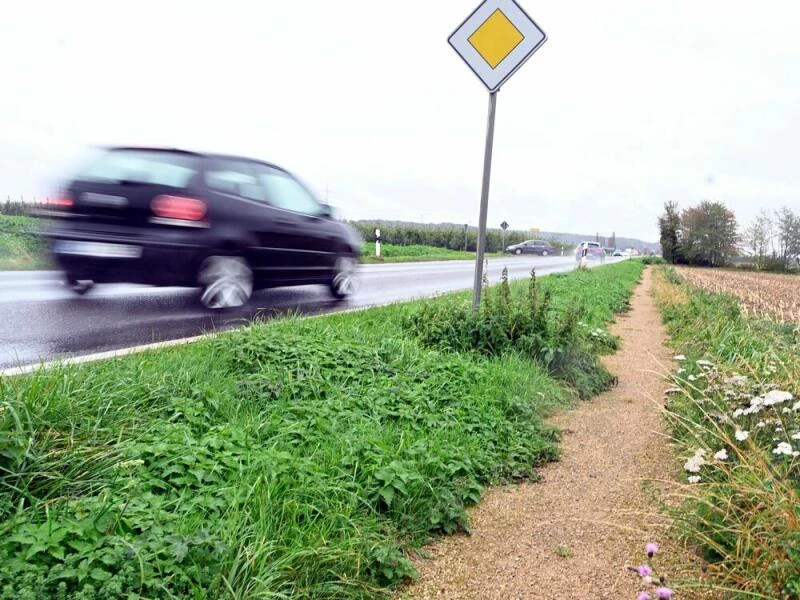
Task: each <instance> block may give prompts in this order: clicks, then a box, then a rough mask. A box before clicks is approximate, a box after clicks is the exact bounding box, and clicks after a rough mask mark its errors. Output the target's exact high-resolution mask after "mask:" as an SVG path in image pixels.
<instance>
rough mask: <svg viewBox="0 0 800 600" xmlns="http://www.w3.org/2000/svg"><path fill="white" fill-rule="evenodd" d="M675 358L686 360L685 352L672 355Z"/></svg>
mask: <svg viewBox="0 0 800 600" xmlns="http://www.w3.org/2000/svg"><path fill="white" fill-rule="evenodd" d="M672 358H673V359H674V360H686V357H685V356H684V355H683V354H678V355H676V356H673V357H672Z"/></svg>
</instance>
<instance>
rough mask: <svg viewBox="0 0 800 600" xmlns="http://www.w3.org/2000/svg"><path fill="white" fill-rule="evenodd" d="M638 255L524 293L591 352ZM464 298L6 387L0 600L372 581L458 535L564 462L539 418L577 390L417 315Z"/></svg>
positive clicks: (341, 317)
mask: <svg viewBox="0 0 800 600" xmlns="http://www.w3.org/2000/svg"><path fill="white" fill-rule="evenodd" d="M641 268H642V267H641V265H639V264H637V263H635V262H628V263H624V264H621V265H614V266H608V267H603V268H598V269H594V270H591V271H581V272H575V273H572V274H569V275H560V276H553V277H547V278H544V279H542V280H541V281H540V283H539V286H538V290H539V294H540V297H544V296H545V295H547V296H549V297H550V300H549V304H548V306H547V309H546V310H547V315H548V316H549V318H550V319H551V320H552V321H553V322H555V323H561V324H564V323H566V322H568V321H569V320H570V319H573V318H574V315H579V321H576V324H575V328H576V331H575V332H574V333H573V334H571V335H573V336H574V337H573V338H572V340H571V343H574V344H580V345H581V346H582V347H584V348H585V349H588V350H589V351H590V353H591V355H592V356H595V355H596V353H597V352H600V351H601V350H605V349H607V348H608V347H609V344H613V341H611V340H612V338H610V337H608V339H607V341H606V342H598V341H597V340H598V338H600V337H602V335H601V334H602V332H603V331H604V330H603V327H604V325H605V323H606V322H607V321H608V320H609V319H610V318H612V316H613V312H614V311H615V310H622V309H624V308H625V306H626V302H627V297H628V295H629V293H630V290H631V289H632V287H633V286H634V285H635V282H636V281H637V280H638V278H639V276H640V273H641ZM501 290H502V288H501ZM528 291H529V285H528V283H527V282H520V283H519V284H518V285H516V284H514V285H512V286H511V287H510V288H509V290H508V293H509V294H511V295H512V296H516V297H519V298H520V299H521V300H520V301H521V302H524V300H523V299H524V298H525V297H526V294H527V292H528ZM500 293H501V291H497V290H495V291H492V298H494V299H495V300H494V301H498V300H497V299H498V298H499V297H500V296H499V295H498V294H500ZM464 298H465V296H464V295H456V296H454V297H445V298H442V299H438V300H434V301H430V302H425V303H422V302H417V303H410V304H403V305H396V306H392V307H386V308H379V309H372V310H367V311H363V312H357V313H347V314H338V315H332V316H327V317H324V318H317V319H309V320H301V319H287V320H282V321H274V322H269V323H264V324H259V325H254V326H251V327H248V328H246V329H243V330H240V331H237V332H233V333H227V334H221V335H219V336H216V337H214V338H211V339H208V340H206V341H203V342H200V343H197V344H193V345H190V346H186V347H176V348H170V349H166V350H161V351H156V352H148V353H144V354H141V355H133V356H129V357H126V358H123V359H118V360H113V361H109V362H103V363H95V364H88V365H82V366H63V367H60V368H56V369H52V370H49V371H44V372H39V373H36V374H34V375H29V376H21V377H16V378H12V379H3V380H0V596H1V597H9V598H20V599H33V598H51V597H52V598H80V599H89V598H126V599H128V598H190V597H191V598H223V597H225V598H374V597H382V596H384V595H386V594H387V593H388V590H389V589H390V588H391V587H392V586H394V585H395V584H397V583H399V582H401V581H402V580H404V579H405V578H407V577H410V576H413V567H412V565H411V563H410V561H409V560H408V558H407V552H409V551H410V550H412V549H413V548H416V547H418V546H420V545H421V544H422V543H424V542H425V541H426V540H428V539H430V536H432V535H436V534H440V533H451V532H454V531H456V530H459V529H465V528H468V523H467V520H466V513H465V508H466V507H467V506H469V505H471V504H474V503H476V502H477V501H478V500H479V499H480V497H481V493H482V490H483V489H484V488H485V487H486V486H488V485H492V484H497V483H502V482H509V481H518V480H524V479H532V478H535V477H536V473H535V468H536V466H537V465H539V464H541V463H543V462H545V461H549V460H552V459H553V458H555V457H556V456H557V453H558V449H557V441H558V436H557V433H556V432H555V431H554V430H553V429H551V428H550V427H548V426H546V425H545V424H544V423H543V417H544V416H545V415H546V414H547V413H548V412H549V411H551V410H552V409H554V408H555V407H563V406H566V405H568V404H569V403H570V402H572V401H573V400H574V398H575V397H576V396H577V392H576V391H575V390H574V389H571V388H569V387H567V386H566V385H565V384H564V383H563V379H562V380H559V379H556V378H554V377H553V375H556V376H560V372H559V371H558V370H557V369H554V365H553V361H552V360H549V361H548V360H543V359H542V357H540V356H539V355H538V354H536V353H530V352H526V351H525V349H526V347H525V346H518V345H516V343H510V345H508V346H507V347H504V348H502V349H500V350H499V351H497V352H485V351H481V350H479V349H478V350H473V349H466V348H465V349H461V350H459V351H454V350H453V349H447V348H445V347H444V346H443V345H441V344H438V343H428V342H427V341H424V340H422V339H421V338H420V336H419V333H420V330H419V329H417V330H415V329H414V328H412V327H411V326H410V325H411V324H413V323H415V322H416V323H420V321H416V319H418V316H419V315H420V314H421V312H422V311H423V310H424V309H423V307H424V306H430V304H431V303H433V304H434V305H436V304H438V303H441V304H442V305H450V304H451V303H454V304H453V305H454V306H456V305H458V303H460V302H462V301H463V300H464ZM444 310H447V309H444ZM501 314H503V313H499V312H497V311H492V310H489V312H487V313H485V314H484V316H485V317H486V319H487V320H490V317H493V315H494V317H496V318H497V319H499V320H502V318H501V317H499V316H497V315H501ZM443 315H444V312H441V313H440V314H439V317H438V318H439V319H440V320H439V321H438V323H439V324H445V321H444V320H442V319H444V317H443ZM503 318H505V317H503ZM508 322H509V323H510V321H508ZM490 331H492V332H493V335H498V336H502V335H506V334H508V333H509V330H508V329H505V330H504V329H503V328H502V327H500V326H496V327H493V328H491V329H490ZM503 331H506V334H504V333H503ZM530 331H531V332H533V331H534V330H532V329H531V330H530ZM508 337H509V339H512V338H513V336H508ZM567 346H568V345H567V344H564V347H565V348H566V347H567ZM576 352H577V350H576ZM583 356H584V357H585V356H586V355H583ZM586 360H588V359H586ZM583 367H584V368H588V369H594V368H595V367H596V365H594V366H593V365H592V364H591V361H590V362H587V363H586V364H584V365H583ZM597 372H598V373H599V371H597Z"/></svg>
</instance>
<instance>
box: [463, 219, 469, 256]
mask: <svg viewBox="0 0 800 600" xmlns="http://www.w3.org/2000/svg"><path fill="white" fill-rule="evenodd" d="M467 229H469V225H467V224H466V223H464V252H466V251H467Z"/></svg>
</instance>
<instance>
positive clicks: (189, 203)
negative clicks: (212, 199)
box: [150, 196, 206, 221]
mask: <svg viewBox="0 0 800 600" xmlns="http://www.w3.org/2000/svg"><path fill="white" fill-rule="evenodd" d="M150 210H152V211H153V214H154V215H156V216H157V217H160V218H162V219H178V220H180V221H202V220H203V217H205V216H206V203H205V202H203V201H202V200H198V199H197V198H186V197H184V196H157V197H155V198H153V201H152V202H151V203H150Z"/></svg>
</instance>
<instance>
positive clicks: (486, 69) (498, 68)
mask: <svg viewBox="0 0 800 600" xmlns="http://www.w3.org/2000/svg"><path fill="white" fill-rule="evenodd" d="M546 40H547V36H546V35H545V33H544V31H542V30H541V29H540V28H539V26H538V25H537V24H536V23H534V21H533V19H531V18H530V17H529V16H528V14H527V13H526V12H525V11H524V10H522V7H520V5H519V4H517V3H516V2H515V1H514V0H485V2H483V4H481V5H480V6H479V7H478V8H476V9H475V11H474V12H473V13H472V14H471V15H470V16H469V17H467V19H466V21H464V22H463V23H462V24H461V25H460V26H459V27H458V29H456V30H455V31H454V32H453V34H452V35H451V36H450V37H449V38H448V42H450V45H451V46H452V47H453V50H455V51H456V52H458V54H459V56H461V58H463V59H464V62H465V63H467V65H468V66H469V68H470V69H472V71H473V72H474V73H475V75H477V76H478V78H479V79H480V80H481V81H482V82H483V84H484V85H485V86H486V87H487V88H488V89H489V91H490V92H496V91H497V90H499V89H500V86H501V85H503V83H505V82H506V80H507V79H508V78H509V77H511V76H512V75H513V74H514V72H515V71H516V70H517V69H519V68H520V67H521V66H522V65H523V63H524V62H525V61H526V60H528V59H529V58H530V57H531V55H532V54H533V53H534V52H536V51H537V50H538V49H539V48H540V47H541V45H542V44H544V42H545V41H546Z"/></svg>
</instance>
